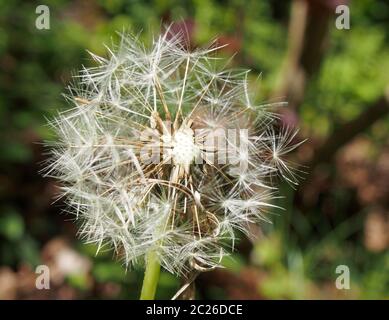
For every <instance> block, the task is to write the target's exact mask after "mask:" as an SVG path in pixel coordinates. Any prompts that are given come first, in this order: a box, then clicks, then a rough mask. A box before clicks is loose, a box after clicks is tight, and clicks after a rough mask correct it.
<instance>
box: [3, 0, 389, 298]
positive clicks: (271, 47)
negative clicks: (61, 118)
mask: <svg viewBox="0 0 389 320" xmlns="http://www.w3.org/2000/svg"><path fill="white" fill-rule="evenodd" d="M344 3H345V1H341V0H295V1H279V0H268V1H254V0H252V1H239V0H229V1H216V0H212V1H200V0H193V1H187V2H186V1H185V2H184V1H175V0H148V1H137V0H107V1H103V0H75V1H65V0H53V1H38V2H36V1H22V0H7V1H1V4H0V119H1V120H0V133H1V135H0V142H1V149H0V298H1V299H90V298H96V299H101V298H104V299H136V298H137V297H138V294H139V289H140V286H141V280H142V271H141V270H128V271H126V270H125V268H124V267H123V266H122V265H121V263H120V262H117V261H115V260H114V259H113V255H112V252H102V253H99V254H98V255H97V256H95V252H96V248H94V247H93V246H89V245H84V244H82V243H81V242H80V241H79V240H77V237H76V232H77V228H76V226H75V224H74V223H73V222H72V221H71V220H72V217H71V216H68V215H64V214H61V210H62V209H63V208H64V207H63V204H62V203H61V202H56V203H55V204H52V202H53V198H54V197H55V195H56V193H57V190H58V189H57V188H58V186H57V185H56V182H55V181H52V180H50V179H44V178H42V177H41V176H40V175H39V173H38V171H39V170H40V169H41V162H42V161H44V159H45V154H44V148H43V146H42V142H43V141H44V140H45V139H49V138H52V136H51V133H50V131H49V128H48V127H47V126H46V123H47V121H46V118H50V117H52V116H53V115H54V114H55V113H56V112H57V111H58V110H63V109H64V108H66V107H67V106H66V103H65V101H64V99H63V98H62V97H61V93H62V92H64V87H65V85H66V84H67V83H68V81H69V80H70V79H71V74H72V73H74V72H75V71H76V70H77V69H79V68H80V67H81V66H82V65H86V66H91V65H93V62H92V61H91V59H90V58H89V57H88V54H87V52H86V49H88V50H90V51H92V52H95V53H97V54H99V55H105V49H104V46H103V43H106V44H110V43H111V42H112V41H115V39H117V35H116V34H115V31H122V30H123V29H126V30H133V31H134V32H138V31H140V30H143V35H142V36H143V37H144V38H149V37H150V36H151V35H152V34H158V33H159V32H160V30H161V25H164V24H170V23H172V22H174V24H173V28H175V29H176V30H177V31H178V30H184V29H185V30H187V34H188V38H189V40H190V43H191V46H192V47H196V46H201V45H204V44H207V43H209V41H210V40H212V39H217V41H218V42H219V44H227V43H228V44H229V46H227V47H226V48H224V49H223V50H220V52H219V54H220V55H224V56H229V55H232V54H235V53H236V54H235V56H234V58H233V60H232V65H233V66H236V67H244V68H249V69H251V70H252V73H251V77H252V79H253V80H255V79H256V78H257V77H258V76H259V78H260V80H259V86H258V87H255V90H257V93H258V100H259V101H260V102H263V103H271V102H275V101H285V100H286V101H288V102H289V107H287V108H284V109H282V110H280V117H281V121H282V122H283V123H284V124H286V125H288V126H291V127H294V126H298V127H300V132H299V139H305V138H308V141H307V142H306V143H305V144H304V145H303V146H301V147H300V148H299V150H298V151H297V152H295V154H293V155H292V158H293V160H294V161H297V162H299V163H301V164H303V165H304V166H305V167H304V171H306V172H307V173H306V174H304V180H303V181H302V183H301V185H300V186H299V187H298V188H297V189H296V190H294V189H292V188H291V187H290V186H288V185H283V186H281V189H282V193H283V194H285V195H286V196H285V198H283V199H280V200H279V204H280V205H282V206H283V207H284V208H286V210H285V211H282V212H275V214H274V216H273V224H266V225H262V226H261V228H258V229H253V232H254V233H255V234H256V235H257V237H256V240H255V241H250V240H248V239H245V238H242V240H241V242H240V244H239V247H238V252H236V253H234V254H233V255H232V257H231V258H229V259H226V260H225V261H223V264H224V265H225V266H226V267H227V268H225V269H220V270H216V271H213V272H209V273H205V274H203V275H201V276H200V277H199V278H198V280H197V283H196V286H197V297H198V298H206V299H327V298H330V299H351V298H355V299H377V298H378V299H385V298H386V299H387V298H389V252H388V247H389V214H388V212H389V135H388V133H389V117H388V115H387V114H388V112H389V93H388V89H387V88H388V87H387V86H388V85H389V32H388V31H389V2H388V1H386V0H354V1H348V2H346V3H347V4H348V5H349V8H350V13H351V29H350V30H338V29H337V28H336V27H335V19H336V14H335V8H336V6H337V5H339V4H344ZM39 4H46V5H48V6H49V8H50V30H37V29H36V28H35V19H36V17H37V14H36V13H35V9H36V7H37V6H38V5H39ZM253 90H254V89H253ZM39 264H46V265H48V266H49V267H50V271H51V274H50V276H51V288H50V290H37V289H36V288H35V279H36V276H37V275H36V274H35V268H36V266H37V265H39ZM338 265H347V266H348V267H349V268H350V276H351V284H350V285H351V288H350V290H338V289H336V287H335V279H336V277H337V276H338V275H337V274H336V273H335V269H336V267H337V266H338ZM179 286H180V281H179V279H176V278H175V277H174V276H172V275H170V274H168V273H166V272H163V274H162V276H161V279H160V283H159V290H158V297H159V298H164V299H169V298H171V297H172V296H173V295H174V293H175V292H176V291H177V289H178V288H179Z"/></svg>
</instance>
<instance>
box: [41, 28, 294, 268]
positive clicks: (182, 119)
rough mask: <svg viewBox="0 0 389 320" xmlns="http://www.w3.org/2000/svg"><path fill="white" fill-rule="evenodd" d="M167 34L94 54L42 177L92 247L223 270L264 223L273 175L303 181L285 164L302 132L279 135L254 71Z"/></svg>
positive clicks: (78, 79) (137, 259) (167, 264)
mask: <svg viewBox="0 0 389 320" xmlns="http://www.w3.org/2000/svg"><path fill="white" fill-rule="evenodd" d="M169 32H170V31H169V30H167V31H166V33H164V34H161V35H160V36H158V37H156V38H155V39H153V41H152V42H151V44H150V45H145V44H143V43H142V42H141V41H140V40H139V37H137V36H132V35H130V34H122V35H121V41H120V43H119V44H118V45H116V46H113V47H112V48H108V47H107V51H108V52H107V57H99V56H97V55H95V54H91V56H92V59H93V60H94V61H95V63H96V66H95V67H91V68H83V69H82V70H81V72H80V73H79V75H77V76H75V78H74V83H73V85H71V86H70V88H69V93H68V94H67V95H66V96H65V97H66V99H67V100H68V101H69V102H70V103H71V105H72V108H70V109H69V110H67V111H64V112H61V113H60V114H59V115H58V116H57V117H56V118H55V119H53V120H52V121H51V123H50V124H51V126H52V128H53V129H54V130H55V132H56V133H57V139H56V140H55V141H52V142H49V143H48V144H49V146H50V150H51V157H50V159H49V160H48V162H47V164H46V168H45V174H46V175H47V176H51V177H55V178H57V179H58V180H60V181H61V183H62V186H63V187H62V193H63V196H64V197H65V199H66V202H67V204H68V209H67V212H69V213H71V214H74V215H75V217H76V219H77V220H78V221H79V223H80V229H79V234H80V236H81V237H82V238H83V239H84V240H85V241H86V242H87V243H94V244H96V245H97V247H98V250H101V249H106V248H113V249H114V250H115V251H116V252H117V253H118V255H120V256H121V257H122V258H123V259H124V262H125V264H126V265H127V266H132V265H135V264H137V263H142V261H144V258H145V255H146V254H147V253H148V252H149V251H150V250H153V251H155V252H156V253H157V255H158V258H159V260H160V263H161V265H162V266H163V267H164V268H165V269H166V270H168V271H170V272H172V273H174V274H181V273H183V272H186V271H188V270H192V269H196V270H198V271H206V270H211V269H213V268H215V267H218V266H220V263H221V260H222V258H223V256H225V255H228V254H229V252H230V250H231V249H232V248H233V247H234V243H235V241H236V234H237V232H243V233H245V234H248V235H249V234H250V230H251V229H252V228H250V224H252V223H260V222H263V221H266V222H269V217H268V215H269V212H270V210H271V209H274V208H275V206H274V205H273V204H272V200H273V199H274V198H275V197H276V192H277V183H278V180H277V179H274V178H275V176H279V177H281V178H284V179H285V180H286V181H288V182H291V183H293V184H294V183H296V181H297V177H298V174H297V172H296V170H295V169H294V168H293V167H294V165H293V164H292V163H291V162H290V161H287V160H285V159H284V156H285V155H286V154H287V153H288V152H290V151H292V150H294V148H295V147H296V145H295V144H294V138H295V137H296V133H295V132H291V131H288V130H284V131H282V130H281V131H280V132H276V130H275V129H274V127H275V119H276V117H275V116H274V115H273V114H272V113H271V112H270V111H269V105H268V104H266V105H260V104H258V105H255V102H254V100H253V99H252V94H251V93H250V92H249V89H248V84H247V82H248V80H247V79H248V72H246V71H244V72H242V71H235V70H230V69H227V67H226V66H225V65H223V62H222V60H219V59H217V58H216V56H215V54H214V53H215V51H216V50H217V49H218V48H217V47H215V46H210V47H208V48H204V49H196V50H195V51H193V52H189V51H188V50H187V49H186V48H184V46H183V45H182V41H181V36H182V35H179V34H178V35H177V34H169ZM231 133H232V134H231ZM297 145H298V144H297Z"/></svg>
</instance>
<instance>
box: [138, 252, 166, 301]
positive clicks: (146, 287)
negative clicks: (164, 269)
mask: <svg viewBox="0 0 389 320" xmlns="http://www.w3.org/2000/svg"><path fill="white" fill-rule="evenodd" d="M160 271H161V266H160V264H159V260H158V256H157V254H156V252H154V251H150V252H149V253H148V254H147V256H146V270H145V276H144V278H143V285H142V292H141V294H140V300H154V297H155V291H156V290H157V285H158V279H159V274H160Z"/></svg>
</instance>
